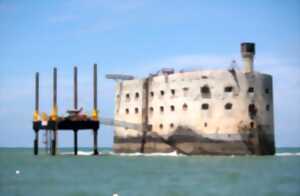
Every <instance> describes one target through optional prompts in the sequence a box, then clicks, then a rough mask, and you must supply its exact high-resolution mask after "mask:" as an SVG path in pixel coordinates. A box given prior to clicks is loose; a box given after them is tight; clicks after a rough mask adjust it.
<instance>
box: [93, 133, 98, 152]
mask: <svg viewBox="0 0 300 196" xmlns="http://www.w3.org/2000/svg"><path fill="white" fill-rule="evenodd" d="M93 135H94V155H98V154H99V152H98V130H97V129H94V130H93Z"/></svg>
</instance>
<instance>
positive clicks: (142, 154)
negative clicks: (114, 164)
mask: <svg viewBox="0 0 300 196" xmlns="http://www.w3.org/2000/svg"><path fill="white" fill-rule="evenodd" d="M109 154H110V155H117V156H129V157H131V156H146V157H156V156H168V157H177V156H184V155H183V154H179V153H177V152H176V151H173V152H170V153H160V152H156V153H140V152H135V153H114V152H110V153H109Z"/></svg>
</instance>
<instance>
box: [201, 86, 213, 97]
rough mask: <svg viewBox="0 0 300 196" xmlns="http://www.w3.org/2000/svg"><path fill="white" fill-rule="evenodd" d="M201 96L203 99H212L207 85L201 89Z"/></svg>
mask: <svg viewBox="0 0 300 196" xmlns="http://www.w3.org/2000/svg"><path fill="white" fill-rule="evenodd" d="M201 95H202V98H210V97H211V94H210V90H209V87H208V86H207V85H205V86H203V87H201Z"/></svg>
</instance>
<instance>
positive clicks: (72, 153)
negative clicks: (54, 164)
mask: <svg viewBox="0 0 300 196" xmlns="http://www.w3.org/2000/svg"><path fill="white" fill-rule="evenodd" d="M60 155H74V152H61V153H60ZM77 155H79V156H91V155H93V151H80V150H79V151H78V152H77Z"/></svg>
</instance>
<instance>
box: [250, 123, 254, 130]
mask: <svg viewBox="0 0 300 196" xmlns="http://www.w3.org/2000/svg"><path fill="white" fill-rule="evenodd" d="M250 128H251V129H253V128H254V122H253V121H252V122H250Z"/></svg>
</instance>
